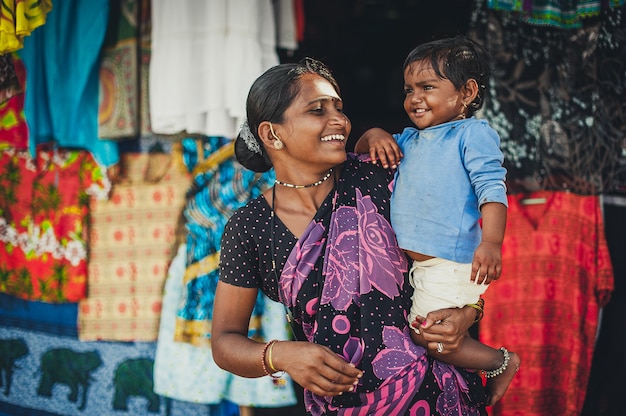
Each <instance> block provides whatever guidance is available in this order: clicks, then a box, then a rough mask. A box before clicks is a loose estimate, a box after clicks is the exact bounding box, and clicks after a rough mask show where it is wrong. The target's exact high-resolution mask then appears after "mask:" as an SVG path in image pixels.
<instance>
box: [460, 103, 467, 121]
mask: <svg viewBox="0 0 626 416" xmlns="http://www.w3.org/2000/svg"><path fill="white" fill-rule="evenodd" d="M462 104H463V111H462V112H461V118H465V112H466V111H467V104H465V103H462Z"/></svg>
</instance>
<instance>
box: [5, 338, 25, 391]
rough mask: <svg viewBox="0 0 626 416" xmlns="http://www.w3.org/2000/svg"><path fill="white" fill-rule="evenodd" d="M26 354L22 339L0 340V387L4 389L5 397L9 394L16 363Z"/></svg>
mask: <svg viewBox="0 0 626 416" xmlns="http://www.w3.org/2000/svg"><path fill="white" fill-rule="evenodd" d="M27 354H28V346H27V345H26V342H25V341H24V340H23V339H0V387H4V391H3V392H4V395H5V396H8V395H9V394H11V383H12V382H13V371H14V370H15V369H17V368H18V367H17V364H16V362H17V361H18V360H19V359H20V358H22V357H24V356H26V355H27Z"/></svg>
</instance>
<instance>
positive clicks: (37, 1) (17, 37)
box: [0, 0, 52, 54]
mask: <svg viewBox="0 0 626 416" xmlns="http://www.w3.org/2000/svg"><path fill="white" fill-rule="evenodd" d="M1 6H2V7H0V54H5V53H10V52H15V51H17V50H18V49H20V48H22V47H23V46H24V37H26V36H29V35H30V34H31V33H32V32H33V30H35V29H37V28H38V27H39V26H42V25H44V24H45V23H46V16H47V14H48V13H49V12H50V10H52V1H51V0H2V2H1Z"/></svg>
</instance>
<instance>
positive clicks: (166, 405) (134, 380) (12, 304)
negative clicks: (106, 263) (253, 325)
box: [0, 294, 239, 416]
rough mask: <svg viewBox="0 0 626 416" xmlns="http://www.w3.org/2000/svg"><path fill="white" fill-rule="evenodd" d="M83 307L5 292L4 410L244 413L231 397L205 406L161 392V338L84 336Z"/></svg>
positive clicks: (162, 415) (114, 415)
mask: <svg viewBox="0 0 626 416" xmlns="http://www.w3.org/2000/svg"><path fill="white" fill-rule="evenodd" d="M77 313H78V311H77V304H76V303H69V304H62V305H61V304H56V305H55V304H50V303H42V302H33V301H25V300H21V299H17V298H15V297H12V296H8V295H5V294H0V364H1V365H2V367H1V368H2V371H3V374H2V376H3V378H2V381H3V385H2V387H1V391H2V394H0V415H3V416H8V415H11V416H13V415H40V416H87V415H89V416H92V415H106V416H148V415H151V416H189V415H194V416H238V415H239V411H238V410H239V409H238V408H237V406H234V405H233V404H232V403H227V402H222V403H221V404H220V406H207V405H204V404H197V403H188V402H182V401H177V400H172V399H170V398H165V397H160V396H158V395H157V394H156V393H155V392H154V390H153V385H154V381H153V378H152V373H153V363H154V356H155V343H146V342H143V343H140V342H134V343H128V342H124V343H122V342H81V341H79V340H78V339H77V332H76V319H77ZM225 405H228V406H225ZM216 410H224V411H222V412H220V411H216ZM226 410H229V411H228V412H227V411H226Z"/></svg>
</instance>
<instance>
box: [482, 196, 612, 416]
mask: <svg viewBox="0 0 626 416" xmlns="http://www.w3.org/2000/svg"><path fill="white" fill-rule="evenodd" d="M502 267H503V271H502V276H501V277H500V279H498V281H497V282H495V283H493V284H492V285H491V286H490V288H489V290H488V291H487V293H485V295H484V298H485V304H486V305H487V309H486V311H485V316H484V318H483V319H482V321H481V322H480V330H479V335H480V340H481V341H482V342H484V343H485V344H487V345H492V346H494V347H499V346H505V347H507V348H510V349H511V350H512V351H515V352H516V353H517V354H519V356H520V357H521V359H522V364H521V366H520V370H519V373H518V374H517V375H516V376H515V378H514V379H513V381H512V383H511V385H510V386H509V388H508V390H507V392H506V394H505V395H504V397H503V398H502V399H501V400H500V401H499V402H498V403H497V404H496V405H495V406H494V407H493V409H492V410H493V412H492V414H493V415H494V416H514V415H524V416H533V415H536V416H545V415H579V414H580V412H581V410H582V406H583V402H584V400H585V394H586V391H587V382H588V379H589V373H590V368H591V360H592V355H593V351H594V345H595V341H596V335H597V330H598V319H599V312H600V308H601V307H603V306H604V305H605V304H606V303H607V301H608V299H609V296H610V293H611V291H612V290H613V269H612V266H611V259H610V257H609V251H608V247H607V242H606V238H605V234H604V224H603V219H602V213H601V209H600V203H599V197H598V196H580V195H576V194H573V193H569V192H550V191H540V192H534V193H529V194H518V195H513V196H509V213H508V220H507V225H506V235H505V238H504V243H503V245H502Z"/></svg>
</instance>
